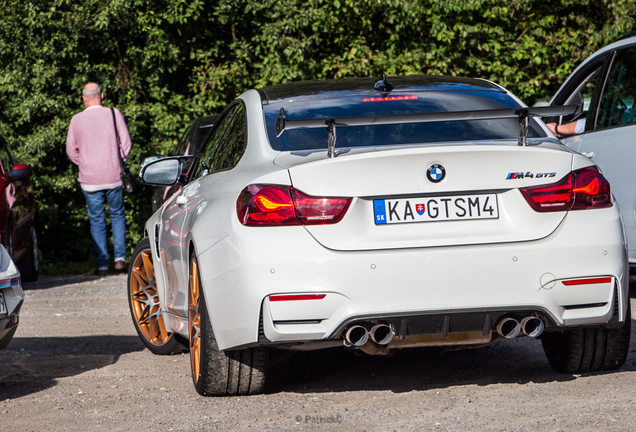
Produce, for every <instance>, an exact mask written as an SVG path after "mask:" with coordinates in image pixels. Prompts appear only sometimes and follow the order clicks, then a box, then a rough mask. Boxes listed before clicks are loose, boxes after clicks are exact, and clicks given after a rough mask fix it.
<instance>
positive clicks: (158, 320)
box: [129, 248, 172, 346]
mask: <svg viewBox="0 0 636 432" xmlns="http://www.w3.org/2000/svg"><path fill="white" fill-rule="evenodd" d="M129 288H130V291H129V293H130V309H131V313H132V315H133V319H134V320H135V323H136V324H137V328H138V329H139V332H140V334H141V336H142V337H143V338H144V339H146V341H148V342H149V343H150V344H152V345H154V346H162V345H165V344H166V343H167V342H168V340H169V339H170V337H171V336H172V335H171V334H169V333H168V332H167V331H166V327H165V325H164V323H163V317H162V316H161V303H160V301H159V293H158V292H157V286H156V283H155V270H154V267H153V265H152V251H151V250H150V248H148V249H143V250H142V251H141V252H139V253H138V254H137V255H136V256H135V258H134V261H133V264H132V268H131V278H130V287H129Z"/></svg>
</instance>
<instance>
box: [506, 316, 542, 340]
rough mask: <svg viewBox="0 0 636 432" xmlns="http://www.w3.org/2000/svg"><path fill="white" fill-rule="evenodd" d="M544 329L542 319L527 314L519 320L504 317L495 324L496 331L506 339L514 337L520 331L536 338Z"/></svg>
mask: <svg viewBox="0 0 636 432" xmlns="http://www.w3.org/2000/svg"><path fill="white" fill-rule="evenodd" d="M544 329H545V324H544V323H543V320H541V319H539V318H537V317H534V316H527V317H525V318H523V319H522V320H521V322H519V321H517V320H516V319H514V318H511V317H506V318H504V319H502V320H501V321H499V324H497V333H499V335H500V336H501V337H504V338H506V339H513V338H516V337H517V336H519V335H520V334H521V333H523V334H525V335H526V336H529V337H531V338H536V337H539V336H540V335H541V333H543V330H544Z"/></svg>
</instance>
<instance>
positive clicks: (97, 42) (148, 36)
mask: <svg viewBox="0 0 636 432" xmlns="http://www.w3.org/2000/svg"><path fill="white" fill-rule="evenodd" d="M635 12H636V4H635V3H633V2H631V1H626V0H614V1H605V0H587V1H586V0H582V1H574V0H557V1H555V2H545V1H537V0H519V1H516V2H503V1H494V0H445V1H441V0H436V1H433V0H420V1H404V0H360V1H354V0H330V1H327V0H303V1H297V0H276V1H274V0H260V1H254V0H217V1H215V2H205V1H202V0H188V1H186V0H170V1H169V0H163V1H162V0H159V1H156V0H111V1H109V2H103V1H100V0H74V1H71V0H38V1H37V2H35V1H32V0H31V1H18V0H6V1H4V2H3V5H2V7H1V8H0V122H1V124H0V133H2V134H3V135H4V136H5V137H6V138H7V139H8V140H9V141H10V142H11V143H12V144H13V147H14V151H15V153H16V154H17V155H18V156H19V158H20V160H21V161H22V160H23V161H26V162H27V163H29V164H31V165H32V166H33V167H34V170H35V173H36V175H35V177H34V183H35V187H36V191H37V195H38V201H39V206H40V212H39V220H38V224H39V229H40V237H41V239H40V246H41V249H42V253H43V259H44V263H45V269H46V270H47V271H49V272H55V271H64V269H65V268H76V267H73V266H72V265H71V267H69V265H68V264H67V263H69V262H80V263H82V262H87V256H89V255H90V254H91V253H92V252H91V251H92V248H91V241H90V234H89V228H88V217H87V215H86V210H85V202H84V198H83V195H82V193H81V191H80V188H79V184H78V183H77V181H76V177H77V169H76V167H75V166H74V165H73V164H72V163H70V161H69V160H68V158H67V156H66V153H65V140H66V132H67V129H68V123H69V121H70V119H71V117H72V116H73V115H74V114H75V113H77V112H79V111H80V110H81V109H82V108H83V106H82V100H81V89H82V87H83V85H84V84H85V83H87V82H89V81H96V82H98V83H100V84H101V85H102V88H103V89H104V90H105V93H106V95H107V99H106V101H105V105H107V106H117V107H118V108H119V109H120V110H121V111H122V113H123V114H124V116H125V117H126V120H127V123H128V127H129V130H130V133H131V136H132V139H133V143H134V147H133V151H132V153H131V156H130V161H131V163H132V169H133V172H135V171H137V170H138V169H139V164H140V162H141V161H142V160H143V158H144V157H146V156H150V155H154V154H168V153H170V152H171V149H172V148H173V147H174V144H175V142H176V140H177V139H178V138H179V136H180V134H181V133H182V131H183V130H184V128H185V127H186V126H187V124H189V123H190V122H191V121H192V120H193V119H194V118H196V117H199V116H202V115H211V114H215V113H219V112H220V111H221V109H222V107H223V106H224V105H225V104H227V103H228V102H229V101H231V100H232V99H233V98H235V97H236V96H237V95H238V94H240V93H241V92H243V91H244V90H246V89H248V88H252V87H258V86H264V85H270V84H277V83H282V82H288V81H296V80H307V79H328V78H341V77H352V76H379V75H380V74H381V73H383V72H384V73H387V74H389V75H403V74H413V73H426V74H445V75H462V76H473V77H483V78H486V79H490V80H493V81H495V82H497V83H499V84H501V85H503V86H505V87H507V88H509V89H510V90H512V91H513V92H515V93H516V94H517V95H518V96H520V97H521V98H522V99H524V100H525V101H526V102H527V103H528V104H532V103H534V102H535V101H537V100H539V99H547V98H549V96H550V95H552V94H553V93H554V92H555V91H556V89H557V88H558V86H559V85H560V84H561V83H562V82H563V80H564V79H565V78H566V77H567V75H568V74H569V73H570V72H572V70H573V69H574V68H575V67H576V65H577V64H578V63H580V61H581V60H582V59H584V58H585V57H587V56H588V55H590V54H591V53H592V52H594V51H595V50H596V49H598V48H600V47H602V46H603V45H606V44H607V43H609V42H612V41H614V40H616V39H617V38H618V37H619V36H622V35H624V34H626V33H628V32H629V31H631V30H632V28H633V27H634V19H633V17H634V16H635ZM149 197H150V190H149V189H148V188H145V187H141V188H139V189H138V191H137V192H135V193H134V194H133V195H130V196H127V197H126V205H127V210H126V218H127V223H128V230H129V231H128V233H129V235H128V249H129V250H132V248H133V247H134V245H135V244H136V243H137V241H138V240H139V239H140V237H141V235H142V229H143V223H144V221H145V219H146V218H147V217H148V216H149V213H150V198H149ZM56 269H57V270H56Z"/></svg>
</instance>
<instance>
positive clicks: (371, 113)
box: [128, 76, 631, 395]
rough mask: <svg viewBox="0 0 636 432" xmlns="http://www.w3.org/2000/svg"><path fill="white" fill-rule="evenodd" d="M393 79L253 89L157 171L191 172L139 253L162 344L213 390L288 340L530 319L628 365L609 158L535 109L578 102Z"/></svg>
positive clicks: (147, 334) (569, 346) (247, 390)
mask: <svg viewBox="0 0 636 432" xmlns="http://www.w3.org/2000/svg"><path fill="white" fill-rule="evenodd" d="M376 81H377V78H376V79H371V78H364V79H347V80H334V81H308V82H298V83H291V84H283V85H278V86H272V87H267V88H263V89H259V90H250V91H247V92H246V93H244V94H242V95H241V96H240V97H239V98H238V99H237V100H236V101H235V102H233V103H232V104H230V105H229V106H228V107H227V108H226V109H225V111H224V112H223V114H221V116H220V118H219V120H218V121H217V123H216V124H215V126H214V129H213V130H212V132H211V133H210V135H209V136H208V138H207V141H206V142H205V143H204V144H203V145H202V146H201V148H200V149H199V151H198V152H197V154H195V155H194V156H190V157H172V158H165V159H161V160H158V161H154V162H151V163H149V164H148V165H146V166H145V167H144V168H143V169H142V171H141V173H140V180H141V181H142V182H144V183H147V184H153V185H164V186H166V185H173V184H177V183H178V184H181V185H182V187H181V189H180V190H179V191H178V192H177V193H176V194H175V195H173V196H172V197H171V198H169V199H168V200H167V201H166V203H165V204H164V205H163V206H162V207H161V208H160V209H159V210H158V211H157V212H156V213H155V214H154V215H153V216H152V217H151V218H150V219H149V220H148V222H147V223H146V228H145V238H144V240H142V241H141V243H140V244H139V245H138V246H137V248H136V250H135V253H134V255H133V257H132V259H131V266H130V271H129V276H128V280H129V285H128V297H129V302H130V306H131V313H132V318H133V322H134V324H135V327H136V329H137V331H138V333H139V335H140V337H141V339H142V341H143V342H144V343H145V344H146V346H147V347H148V348H149V349H150V350H151V351H152V352H154V353H157V354H171V353H175V352H182V351H186V350H189V351H190V359H191V365H192V379H193V381H194V386H195V388H196V390H197V391H198V392H199V393H200V394H203V395H237V394H252V393H257V392H260V391H262V390H263V386H264V383H265V377H266V373H267V358H268V357H267V355H268V350H269V349H274V348H275V349H289V350H315V349H321V348H328V347H336V346H340V347H343V348H346V349H350V350H359V351H362V352H365V353H367V354H371V355H383V354H387V353H389V352H391V351H393V350H397V349H404V348H411V347H422V346H442V345H456V346H470V345H473V346H476V345H484V344H488V343H491V342H494V341H496V340H497V339H500V338H514V337H520V336H530V337H541V339H542V342H543V346H544V348H545V352H546V355H547V357H548V360H549V361H550V363H551V364H552V366H553V367H554V369H556V370H557V371H560V372H565V373H580V372H585V371H595V370H608V369H614V368H617V367H620V366H621V365H622V364H623V363H624V362H625V358H626V355H627V352H628V349H629V335H630V325H631V320H630V319H629V317H630V312H629V297H628V276H627V259H626V253H627V252H626V247H625V239H624V235H623V228H622V225H621V219H620V213H619V210H618V208H617V206H616V205H615V203H614V201H613V199H612V195H611V190H610V185H609V183H608V182H607V180H606V179H605V177H604V176H603V174H602V173H601V172H600V171H599V169H598V168H597V167H596V166H595V165H594V164H593V163H592V162H591V161H590V160H589V159H587V158H585V157H584V156H581V155H579V154H577V153H575V152H573V151H571V150H569V149H568V148H567V147H565V146H564V145H562V144H561V143H560V142H559V141H558V140H557V139H556V137H555V136H554V135H552V134H551V133H550V132H549V130H548V129H547V127H546V126H545V125H544V124H543V123H542V122H541V121H538V120H536V119H534V117H535V116H546V115H559V114H567V113H568V112H572V111H573V107H548V108H536V109H535V108H530V109H528V108H526V107H525V106H524V105H523V103H522V102H521V101H519V99H517V98H516V97H515V96H514V95H512V94H511V93H509V92H508V91H506V90H505V89H503V88H501V87H500V86H498V85H496V84H493V83H492V82H489V81H485V80H476V79H464V78H452V77H429V76H410V77H392V78H389V79H387V78H386V77H383V78H382V79H381V80H380V81H378V82H376ZM190 158H191V159H190ZM184 161H189V162H190V163H189V167H190V168H189V169H188V170H187V172H185V173H182V170H181V167H182V163H183V162H184Z"/></svg>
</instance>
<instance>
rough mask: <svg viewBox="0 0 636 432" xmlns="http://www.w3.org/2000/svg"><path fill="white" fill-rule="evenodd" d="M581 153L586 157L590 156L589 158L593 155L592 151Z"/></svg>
mask: <svg viewBox="0 0 636 432" xmlns="http://www.w3.org/2000/svg"><path fill="white" fill-rule="evenodd" d="M581 154H582V155H583V156H585V157H586V158H590V159H592V158H593V157H594V152H583V153H581Z"/></svg>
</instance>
